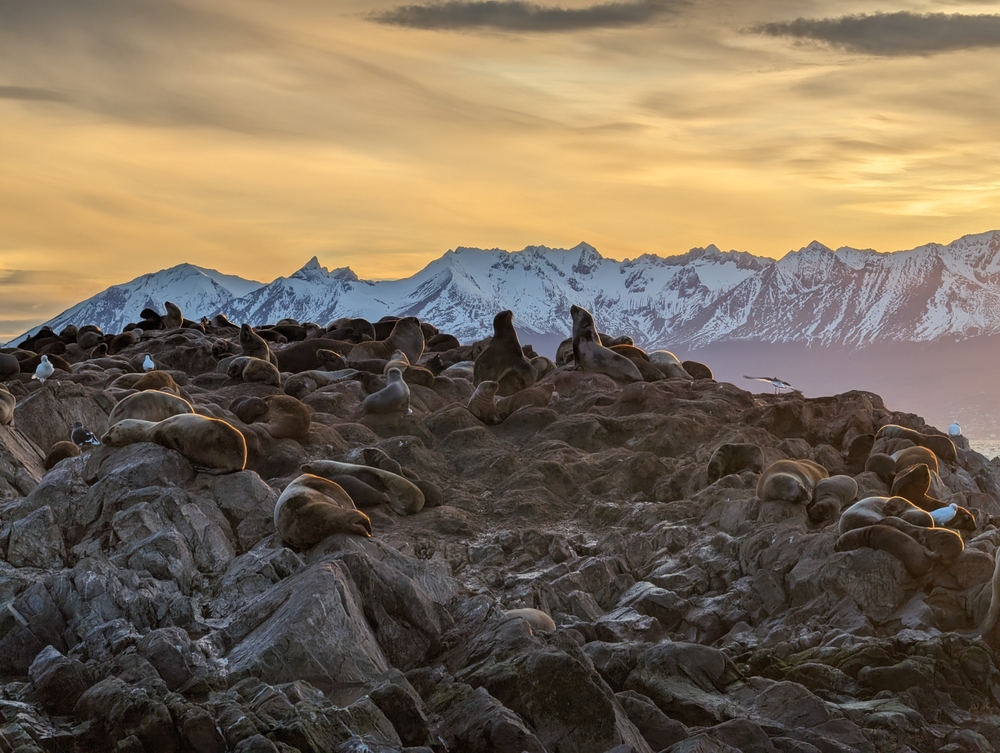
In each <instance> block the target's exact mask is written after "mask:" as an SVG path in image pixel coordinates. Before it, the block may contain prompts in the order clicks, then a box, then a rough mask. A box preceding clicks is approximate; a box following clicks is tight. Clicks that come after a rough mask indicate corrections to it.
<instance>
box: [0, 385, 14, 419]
mask: <svg viewBox="0 0 1000 753" xmlns="http://www.w3.org/2000/svg"><path fill="white" fill-rule="evenodd" d="M16 405H17V398H16V397H14V396H13V395H12V394H10V391H9V390H8V389H7V388H6V387H4V386H3V385H2V384H0V426H10V425H11V424H12V423H13V422H14V406H16Z"/></svg>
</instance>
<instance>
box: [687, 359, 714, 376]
mask: <svg viewBox="0 0 1000 753" xmlns="http://www.w3.org/2000/svg"><path fill="white" fill-rule="evenodd" d="M681 368H682V369H684V371H686V372H687V373H688V375H689V376H690V377H691V378H692V379H713V380H714V379H715V374H714V373H712V369H711V368H709V367H708V366H706V365H705V364H703V363H701V362H699V361H681Z"/></svg>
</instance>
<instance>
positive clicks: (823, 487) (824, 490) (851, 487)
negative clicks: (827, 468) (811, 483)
mask: <svg viewBox="0 0 1000 753" xmlns="http://www.w3.org/2000/svg"><path fill="white" fill-rule="evenodd" d="M857 496H858V482H857V481H855V480H854V479H853V478H851V477H850V476H831V477H830V478H824V479H820V480H819V481H818V482H817V483H816V489H815V490H814V491H813V498H812V502H810V503H809V505H808V507H807V508H806V511H807V512H808V514H809V519H810V520H811V521H813V522H814V523H823V522H825V521H827V520H834V519H836V518H837V517H838V516H839V515H840V511H841V510H843V509H844V508H845V507H847V506H848V505H849V504H851V503H852V502H853V501H854V498H855V497H857Z"/></svg>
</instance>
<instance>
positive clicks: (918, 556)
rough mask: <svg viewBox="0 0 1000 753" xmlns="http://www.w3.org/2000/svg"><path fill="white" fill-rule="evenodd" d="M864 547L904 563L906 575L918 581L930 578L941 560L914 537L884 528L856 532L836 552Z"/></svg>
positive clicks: (846, 536) (843, 537) (841, 540)
mask: <svg viewBox="0 0 1000 753" xmlns="http://www.w3.org/2000/svg"><path fill="white" fill-rule="evenodd" d="M864 547H867V548H869V549H881V550H882V551H883V552H888V553H889V554H891V555H892V556H893V557H895V558H896V559H898V560H899V561H900V562H902V563H903V567H905V568H906V571H907V572H908V573H909V574H910V575H912V576H914V577H919V576H921V575H926V574H927V573H929V572H930V571H931V569H932V568H933V567H934V565H935V564H937V562H939V561H940V559H941V557H940V555H939V554H937V553H936V552H932V551H931V550H930V549H928V548H927V547H925V546H923V545H922V544H921V543H920V542H918V541H917V540H916V539H914V538H913V537H912V536H908V535H907V534H905V533H903V532H902V531H900V530H898V529H896V528H893V527H891V526H887V525H882V524H878V525H873V526H865V527H864V528H853V529H851V530H850V531H848V532H847V533H844V534H841V536H840V538H839V539H837V543H836V544H835V545H834V547H833V550H834V551H835V552H846V551H849V550H851V549H861V548H864Z"/></svg>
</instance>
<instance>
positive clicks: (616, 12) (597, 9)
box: [368, 0, 685, 32]
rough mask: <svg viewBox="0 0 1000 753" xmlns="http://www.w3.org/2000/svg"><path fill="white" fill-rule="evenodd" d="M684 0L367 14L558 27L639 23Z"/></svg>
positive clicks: (450, 5) (416, 22) (382, 19)
mask: <svg viewBox="0 0 1000 753" xmlns="http://www.w3.org/2000/svg"><path fill="white" fill-rule="evenodd" d="M683 4H685V3H683V2H681V0H638V1H637V2H626V3H601V4H599V5H590V6H588V7H586V8H558V7H551V6H543V5H536V4H535V3H527V2H522V0H484V2H463V0H448V2H443V3H433V4H431V5H401V6H399V7H398V8H393V9H392V10H387V11H382V12H381V13H372V14H369V16H368V18H369V19H370V20H372V21H375V22H376V23H380V24H388V25H391V26H405V27H408V28H411V29H450V30H466V29H491V30H498V31H542V32H559V31H580V30H584V29H616V28H622V27H626V26H640V25H642V24H647V23H650V22H652V21H657V20H659V19H661V18H663V17H665V16H668V15H671V14H674V13H676V12H677V10H678V8H680V6H681V5H683Z"/></svg>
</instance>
